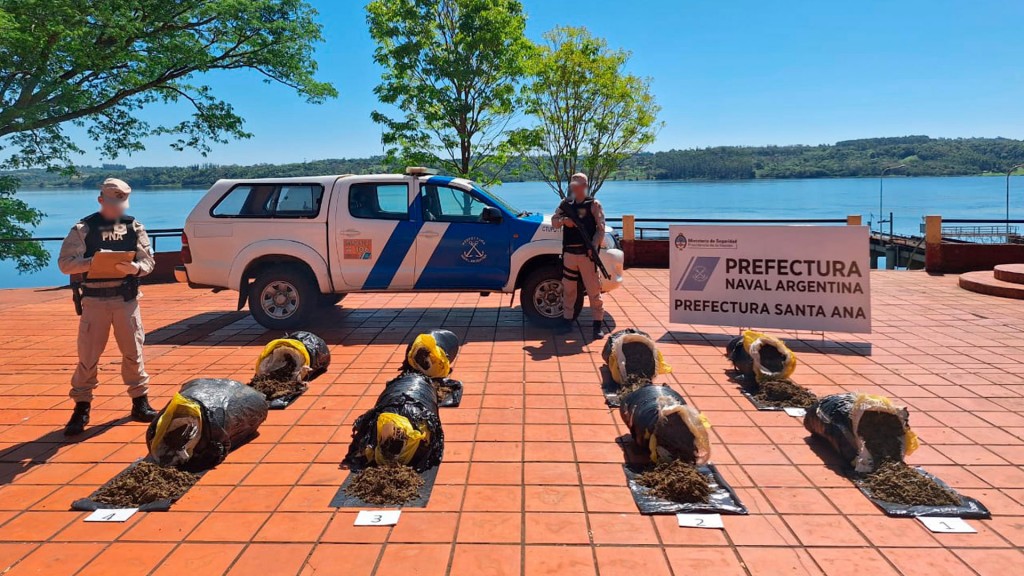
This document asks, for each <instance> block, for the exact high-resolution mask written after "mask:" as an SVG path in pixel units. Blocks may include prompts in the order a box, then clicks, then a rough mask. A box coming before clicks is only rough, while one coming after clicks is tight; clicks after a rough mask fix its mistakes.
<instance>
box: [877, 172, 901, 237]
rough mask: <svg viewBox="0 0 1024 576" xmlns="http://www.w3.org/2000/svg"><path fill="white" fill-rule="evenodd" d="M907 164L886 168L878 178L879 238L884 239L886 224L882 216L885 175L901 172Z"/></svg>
mask: <svg viewBox="0 0 1024 576" xmlns="http://www.w3.org/2000/svg"><path fill="white" fill-rule="evenodd" d="M906 167H907V165H906V164H899V165H897V166H886V167H885V168H883V169H882V175H881V176H879V177H878V237H879V238H881V237H882V223H883V222H885V220H884V218H883V216H882V192H883V189H882V186H883V185H884V183H885V175H886V174H887V173H888V172H889V171H891V170H899V169H900V168H906Z"/></svg>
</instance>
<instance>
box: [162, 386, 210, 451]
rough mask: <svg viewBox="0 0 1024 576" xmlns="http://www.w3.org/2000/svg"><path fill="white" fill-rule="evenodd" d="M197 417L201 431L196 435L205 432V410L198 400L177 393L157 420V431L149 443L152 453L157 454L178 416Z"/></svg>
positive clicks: (197, 435)
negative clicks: (203, 410)
mask: <svg viewBox="0 0 1024 576" xmlns="http://www.w3.org/2000/svg"><path fill="white" fill-rule="evenodd" d="M185 417H189V418H195V419H196V421H197V422H198V423H199V431H198V433H197V434H196V437H197V438H198V437H199V436H201V435H202V433H203V412H202V409H201V408H200V407H199V403H198V402H194V401H192V400H189V399H188V398H185V397H184V396H182V395H181V394H175V395H174V397H173V398H171V401H170V402H169V403H168V404H167V408H164V411H163V413H162V414H160V418H159V419H158V420H157V421H156V432H154V434H153V439H152V440H151V441H150V443H149V452H150V454H155V453H156V452H157V448H158V447H159V446H160V445H161V444H163V441H164V436H166V435H167V430H168V429H169V428H170V426H171V423H172V422H174V420H175V419H177V418H185Z"/></svg>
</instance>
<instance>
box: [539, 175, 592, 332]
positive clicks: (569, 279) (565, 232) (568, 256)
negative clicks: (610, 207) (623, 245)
mask: <svg viewBox="0 0 1024 576" xmlns="http://www.w3.org/2000/svg"><path fill="white" fill-rule="evenodd" d="M589 185H590V184H589V180H588V179H587V175H586V174H583V173H582V172H579V173H576V174H573V175H572V178H570V179H569V195H568V196H567V197H566V199H565V200H564V201H563V202H562V203H561V204H560V205H559V206H558V209H557V210H555V214H554V215H553V216H552V217H551V225H552V226H554V227H555V228H561V229H562V298H563V309H564V314H565V320H566V322H565V325H564V326H563V327H562V331H568V330H570V329H571V326H570V325H569V322H570V321H572V314H573V309H574V308H575V307H576V294H577V289H578V288H577V286H578V282H580V281H581V280H582V281H583V286H584V288H586V290H587V296H588V297H589V299H590V311H591V312H592V313H593V314H594V331H593V336H594V338H595V339H600V338H604V327H603V322H604V301H603V300H602V298H601V279H600V278H598V276H597V267H596V265H595V263H594V259H595V258H597V257H599V255H598V254H595V253H594V250H595V249H598V250H600V249H601V244H603V243H604V234H605V230H604V227H605V219H604V209H603V208H602V207H601V203H600V202H598V201H597V199H596V198H594V197H593V196H590V195H588V193H587V192H588V190H587V189H588V188H589ZM569 210H572V211H573V212H574V216H575V217H576V218H575V220H576V221H578V222H579V223H580V224H581V225H582V228H581V227H580V226H577V225H576V222H574V219H573V218H572V217H570V216H569V215H568V212H567V211H569Z"/></svg>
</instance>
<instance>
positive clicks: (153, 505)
mask: <svg viewBox="0 0 1024 576" xmlns="http://www.w3.org/2000/svg"><path fill="white" fill-rule="evenodd" d="M143 460H145V458H139V459H138V460H136V461H135V462H132V463H131V464H129V465H128V466H127V467H126V468H125V469H124V470H122V471H120V472H118V473H117V474H115V475H114V477H113V478H111V479H110V480H107V481H106V482H105V483H104V484H103V485H102V486H100V487H99V488H97V489H96V490H93V492H92V494H90V495H89V496H88V497H86V498H79V499H78V500H75V501H74V502H72V503H71V509H72V510H78V511H80V512H93V511H95V510H105V509H109V508H110V505H109V504H102V503H100V502H97V501H95V500H93V498H95V497H96V495H97V494H99V492H100V490H103V489H104V488H106V487H107V485H108V484H110V483H112V482H114V481H115V480H117V479H118V477H119V476H121V475H122V474H125V473H127V472H128V471H129V470H131V469H132V468H135V467H136V466H138V465H139V462H142V461H143ZM205 473H206V472H205V471H203V472H198V473H197V474H198V475H199V477H200V478H202V476H203V474H205ZM197 482H198V480H197ZM193 486H195V485H194V484H193ZM189 490H191V488H189ZM185 494H188V491H186V492H185ZM185 494H182V495H181V496H178V497H177V498H166V499H163V500H155V501H153V502H150V503H148V504H143V505H141V506H139V512H166V511H168V510H170V509H171V506H173V505H174V503H175V502H177V501H178V500H180V499H181V498H182V497H183V496H185Z"/></svg>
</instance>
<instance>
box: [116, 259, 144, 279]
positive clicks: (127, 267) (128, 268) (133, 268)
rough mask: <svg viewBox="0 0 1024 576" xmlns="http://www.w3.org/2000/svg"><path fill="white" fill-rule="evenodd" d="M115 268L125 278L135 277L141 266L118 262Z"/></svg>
mask: <svg viewBox="0 0 1024 576" xmlns="http://www.w3.org/2000/svg"><path fill="white" fill-rule="evenodd" d="M114 268H117V271H118V272H120V273H122V274H124V275H125V276H135V275H136V274H138V273H139V270H140V268H139V265H138V264H136V263H135V262H118V263H117V264H114Z"/></svg>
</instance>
